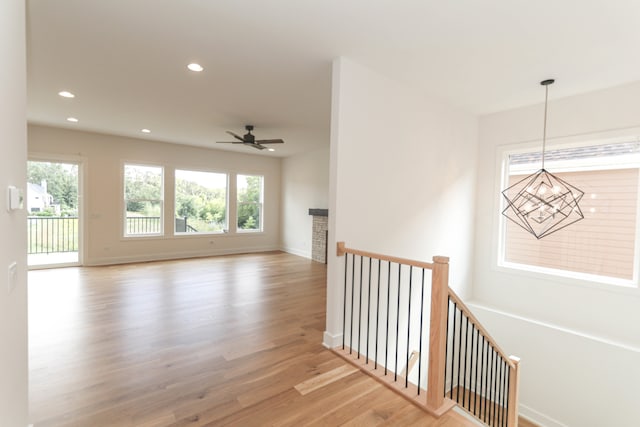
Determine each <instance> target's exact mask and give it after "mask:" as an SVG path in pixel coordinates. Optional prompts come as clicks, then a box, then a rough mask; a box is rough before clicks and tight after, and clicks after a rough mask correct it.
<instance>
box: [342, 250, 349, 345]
mask: <svg viewBox="0 0 640 427" xmlns="http://www.w3.org/2000/svg"><path fill="white" fill-rule="evenodd" d="M348 259H349V254H347V253H345V254H344V293H343V297H342V349H343V350H344V342H345V337H346V326H347V270H348V266H347V260H348Z"/></svg>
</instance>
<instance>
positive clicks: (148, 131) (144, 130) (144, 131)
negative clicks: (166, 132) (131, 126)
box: [141, 129, 151, 133]
mask: <svg viewBox="0 0 640 427" xmlns="http://www.w3.org/2000/svg"><path fill="white" fill-rule="evenodd" d="M141 132H142V133H151V131H150V130H149V129H142V130H141Z"/></svg>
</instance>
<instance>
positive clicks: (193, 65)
mask: <svg viewBox="0 0 640 427" xmlns="http://www.w3.org/2000/svg"><path fill="white" fill-rule="evenodd" d="M187 68H188V69H190V70H191V71H195V72H196V73H199V72H200V71H202V70H204V68H203V67H202V65H200V64H196V63H195V62H192V63H191V64H189V65H187Z"/></svg>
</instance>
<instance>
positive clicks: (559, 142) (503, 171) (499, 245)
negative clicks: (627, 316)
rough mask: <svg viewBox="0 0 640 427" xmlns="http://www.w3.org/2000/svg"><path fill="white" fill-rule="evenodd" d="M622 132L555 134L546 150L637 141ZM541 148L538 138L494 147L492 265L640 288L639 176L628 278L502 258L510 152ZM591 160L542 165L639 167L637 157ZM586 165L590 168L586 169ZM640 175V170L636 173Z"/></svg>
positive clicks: (567, 280)
mask: <svg viewBox="0 0 640 427" xmlns="http://www.w3.org/2000/svg"><path fill="white" fill-rule="evenodd" d="M621 135H622V136H611V135H592V136H591V137H585V135H580V136H573V137H566V138H556V139H554V140H553V141H554V142H553V146H552V147H551V148H549V146H547V151H552V150H553V151H555V150H564V149H571V148H578V147H588V146H594V145H605V144H615V143H622V142H633V141H638V140H639V139H640V138H639V137H638V136H636V135H635V133H634V134H629V133H623V134H621ZM540 149H541V141H529V142H527V143H515V144H506V145H502V146H498V147H497V150H496V167H495V171H496V180H495V182H496V185H498V186H499V188H497V191H496V192H495V194H496V195H497V197H496V199H495V203H494V207H495V212H496V215H497V216H496V217H495V218H496V224H497V227H495V228H494V230H495V231H496V232H494V233H493V236H494V239H495V240H494V245H493V246H494V255H495V257H494V260H495V264H494V268H495V269H497V270H498V271H502V272H506V273H510V274H514V273H515V274H519V275H525V276H529V277H535V278H540V279H546V280H548V279H549V278H553V279H554V280H557V281H560V282H564V283H568V284H579V285H580V286H583V285H585V284H587V285H592V286H596V287H604V288H606V289H612V288H615V289H618V290H624V289H628V290H633V291H634V292H636V291H638V290H640V286H639V283H638V282H639V276H640V178H639V182H638V192H639V194H638V198H637V205H636V230H635V240H634V255H633V275H632V278H631V279H622V278H616V277H610V276H604V275H597V274H591V273H581V272H574V271H569V270H561V269H555V268H549V267H540V266H535V265H529V264H521V263H517V262H510V261H506V260H505V247H506V228H507V221H508V219H507V218H506V217H504V215H502V211H503V210H504V208H505V207H506V202H505V201H504V197H503V196H502V191H503V190H504V189H505V188H507V187H508V182H509V156H510V155H514V154H523V153H531V152H536V151H537V152H539V151H540ZM595 160H596V161H592V162H591V164H590V166H589V162H588V161H586V162H585V163H586V164H585V165H584V166H579V167H576V166H561V167H556V166H555V165H552V163H551V162H548V161H546V162H545V167H546V168H547V166H548V165H550V164H551V166H550V167H548V168H547V169H550V170H551V172H552V173H556V172H558V173H562V172H576V171H585V170H588V171H597V170H618V169H629V168H636V169H639V171H640V160H633V161H632V160H628V161H627V162H622V163H620V162H618V163H615V164H613V163H607V162H606V160H600V161H597V159H595ZM585 167H589V169H585ZM539 169H540V167H539V166H538V167H534V168H531V169H524V168H523V170H522V173H523V174H532V173H534V172H536V171H537V170H539ZM639 177H640V174H639Z"/></svg>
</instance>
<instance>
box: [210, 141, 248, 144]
mask: <svg viewBox="0 0 640 427" xmlns="http://www.w3.org/2000/svg"><path fill="white" fill-rule="evenodd" d="M216 144H244V142H242V141H216Z"/></svg>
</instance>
